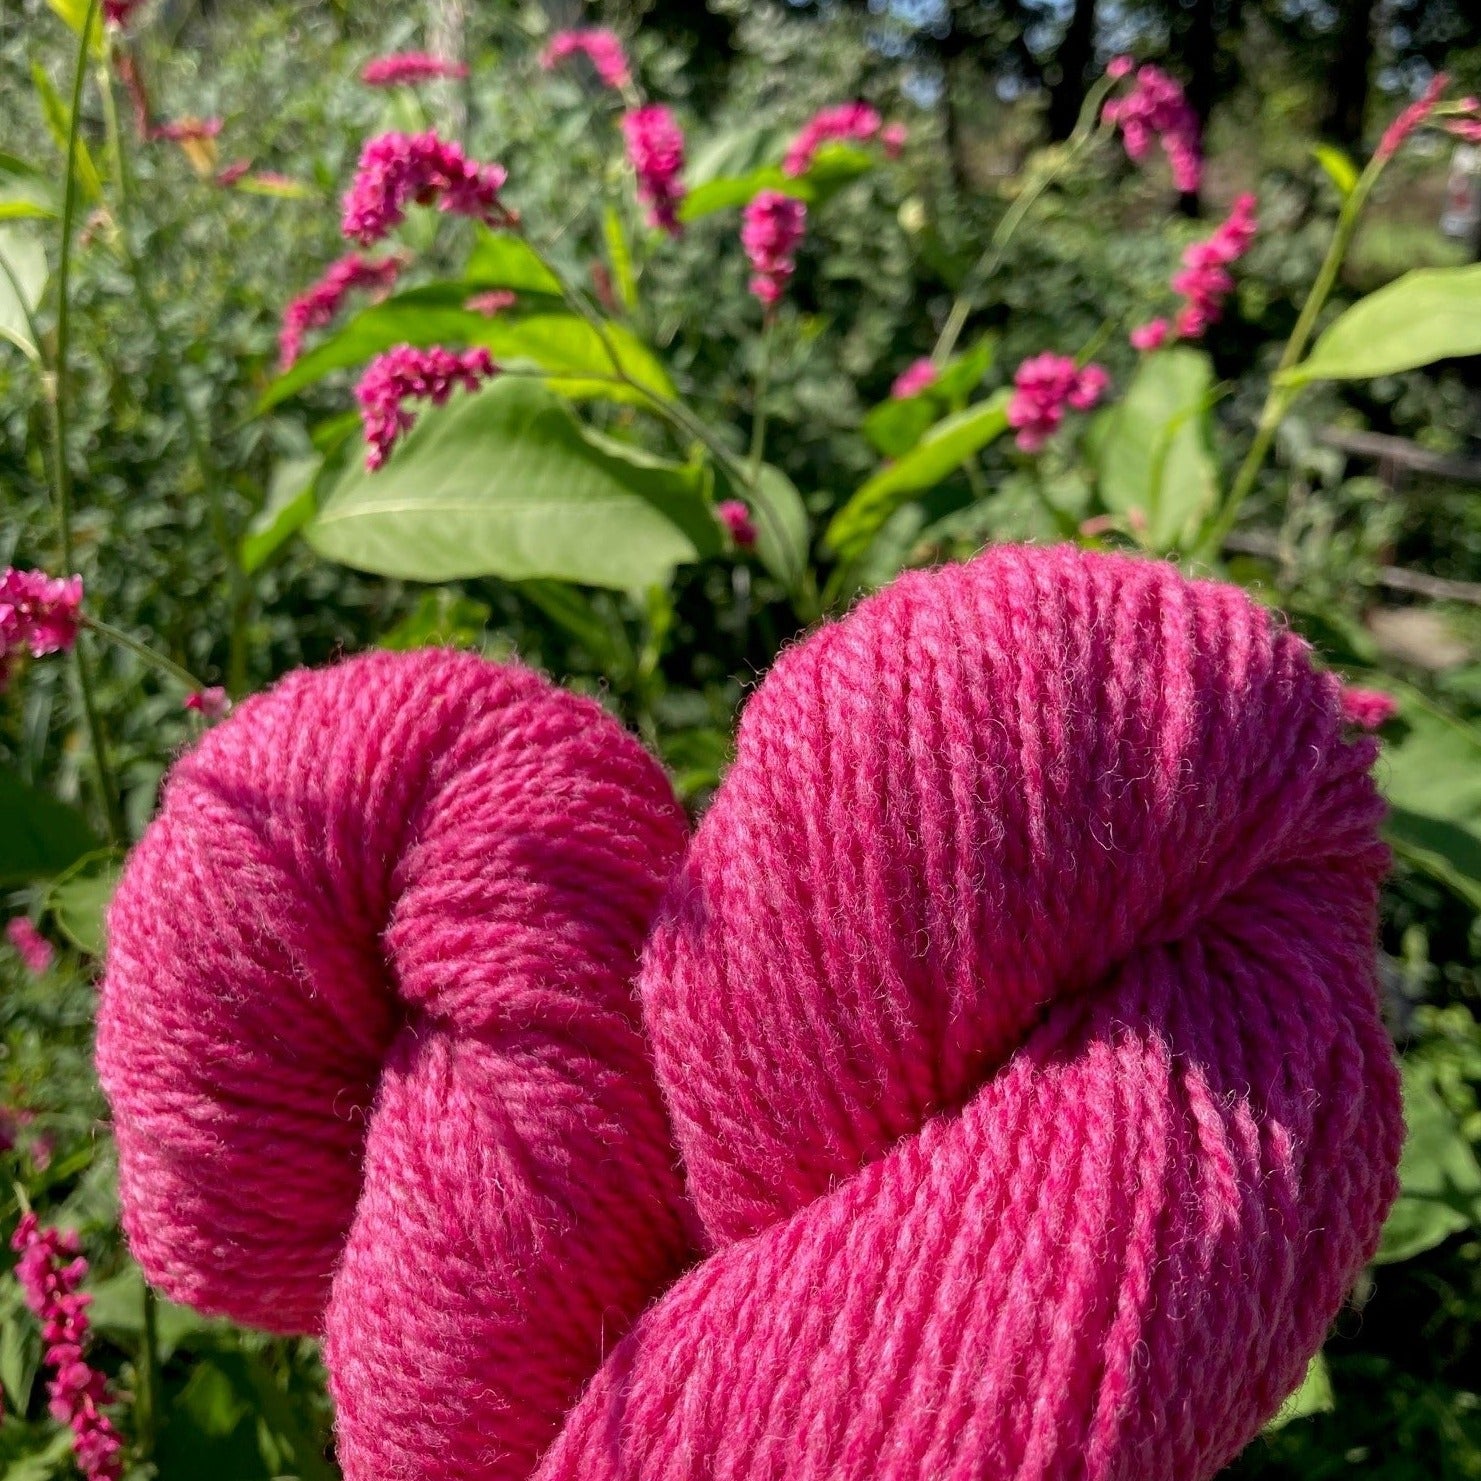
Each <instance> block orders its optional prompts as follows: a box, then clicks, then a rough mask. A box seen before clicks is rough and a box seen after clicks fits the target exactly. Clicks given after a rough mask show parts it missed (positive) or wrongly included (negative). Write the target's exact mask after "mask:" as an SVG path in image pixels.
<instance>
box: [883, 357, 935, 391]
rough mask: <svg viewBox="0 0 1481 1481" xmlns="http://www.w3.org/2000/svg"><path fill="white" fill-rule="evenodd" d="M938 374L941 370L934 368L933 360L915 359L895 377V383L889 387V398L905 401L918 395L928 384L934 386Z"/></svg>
mask: <svg viewBox="0 0 1481 1481" xmlns="http://www.w3.org/2000/svg"><path fill="white" fill-rule="evenodd" d="M940 375H941V372H940V371H939V370H937V369H936V364H935V362H934V361H933V360H930V359H920V360H917V361H915V362H914V363H913V364H911V365H907V366H906V367H905V369H904V370H902V371H901V372H900V374H899V375H897V376H896V377H895V383H894V385H892V386H891V387H890V398H891V399H892V400H894V401H906V400H909V398H910V397H912V396H919V395H920V393H921V392H922V391H924V390H925V389H926V388H927V387H928V386H934V385H935V384H936V382H937V380H938V379H939V378H940Z"/></svg>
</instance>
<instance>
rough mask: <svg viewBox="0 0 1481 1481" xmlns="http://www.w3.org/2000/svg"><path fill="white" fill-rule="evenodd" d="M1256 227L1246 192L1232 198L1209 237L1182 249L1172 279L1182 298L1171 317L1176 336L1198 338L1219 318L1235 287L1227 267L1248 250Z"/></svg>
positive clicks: (1257, 228)
mask: <svg viewBox="0 0 1481 1481" xmlns="http://www.w3.org/2000/svg"><path fill="white" fill-rule="evenodd" d="M1258 230H1259V222H1258V221H1257V220H1256V219H1255V197H1254V196H1253V195H1250V194H1249V193H1248V192H1246V193H1245V194H1244V195H1241V196H1237V197H1236V198H1235V201H1234V205H1233V206H1232V207H1231V209H1230V211H1229V215H1228V216H1227V217H1225V219H1224V220H1223V221H1222V222H1220V224H1219V226H1218V227H1217V228H1216V229H1215V231H1214V234H1213V235H1212V236H1211V237H1208V238H1207V239H1205V240H1204V241H1201V242H1194V243H1193V244H1192V245H1191V246H1189V247H1187V248H1186V249H1184V252H1183V266H1182V268H1181V270H1180V271H1178V272H1177V273H1174V274H1173V279H1172V287H1173V290H1174V292H1176V293H1179V294H1181V295H1182V298H1183V305H1182V307H1181V308H1180V309H1179V310H1178V312H1177V316H1176V318H1175V319H1174V321H1173V328H1174V331H1175V332H1176V335H1177V337H1178V338H1179V339H1198V338H1199V337H1200V336H1201V335H1202V334H1203V332H1204V331H1205V330H1206V329H1207V328H1208V327H1209V325H1211V324H1214V323H1217V322H1218V319H1219V316H1220V315H1221V314H1222V313H1223V311H1224V300H1225V299H1226V298H1227V297H1228V296H1229V294H1230V292H1231V290H1232V289H1233V287H1234V279H1233V277H1231V276H1230V274H1229V268H1230V266H1231V265H1232V264H1233V263H1234V262H1236V261H1238V260H1239V258H1241V257H1243V256H1244V254H1245V253H1246V252H1248V251H1249V249H1250V243H1251V242H1252V241H1254V239H1255V233H1256V231H1258Z"/></svg>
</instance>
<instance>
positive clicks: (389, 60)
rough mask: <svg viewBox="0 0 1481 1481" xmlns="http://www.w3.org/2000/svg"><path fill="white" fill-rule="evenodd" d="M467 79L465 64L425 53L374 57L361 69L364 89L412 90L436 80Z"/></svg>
mask: <svg viewBox="0 0 1481 1481" xmlns="http://www.w3.org/2000/svg"><path fill="white" fill-rule="evenodd" d="M467 75H468V64H467V63H466V62H455V61H452V60H451V59H449V58H447V57H435V56H433V55H432V54H431V53H430V52H425V51H399V52H393V53H392V54H391V55H390V56H386V57H376V58H375V59H374V60H372V61H369V62H366V64H365V65H364V66H363V67H362V68H361V69H360V81H361V82H363V83H364V84H365V85H366V86H367V87H398V86H407V87H409V86H411V85H413V84H415V83H418V82H433V81H435V80H436V79H437V78H439V77H453V78H462V77H466V76H467Z"/></svg>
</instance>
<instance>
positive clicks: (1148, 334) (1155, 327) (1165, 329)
mask: <svg viewBox="0 0 1481 1481" xmlns="http://www.w3.org/2000/svg"><path fill="white" fill-rule="evenodd" d="M1171 331H1172V325H1171V324H1169V323H1168V322H1167V320H1166V319H1152V320H1150V321H1149V322H1147V323H1146V324H1138V325H1137V327H1136V328H1135V329H1133V330H1132V331H1131V333H1130V335H1128V336H1127V337H1128V338H1129V339H1130V340H1131V347H1132V349H1134V350H1160V349H1161V348H1162V346H1163V345H1164V344H1166V343H1167V336H1168V335H1169V333H1171Z"/></svg>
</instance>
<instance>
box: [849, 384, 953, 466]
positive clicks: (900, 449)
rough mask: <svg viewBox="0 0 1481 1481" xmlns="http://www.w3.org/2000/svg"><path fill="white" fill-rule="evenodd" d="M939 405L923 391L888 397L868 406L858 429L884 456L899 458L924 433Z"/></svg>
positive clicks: (933, 418) (933, 419) (934, 418)
mask: <svg viewBox="0 0 1481 1481" xmlns="http://www.w3.org/2000/svg"><path fill="white" fill-rule="evenodd" d="M940 411H941V408H940V405H939V404H938V403H937V402H936V401H935V399H934V398H932V397H930V396H927V395H925V394H922V395H919V396H906V397H904V398H902V399H900V400H896V399H895V398H894V397H891V398H890V399H889V400H888V401H881V402H880V403H879V405H878V406H876V407H872V408H871V409H870V410H869V411H868V412H867V413H866V414H865V417H864V420H863V422H862V423H860V426H859V430H860V431H861V432H863V434H864V435H865V436H866V437H867V438H868V439H869V440H870V442H872V443H873V444H874V446H875V447H876V448H877V449H878V450H879V452H880V453H881V454H882V455H883V456H884V457H886V458H903V457H904V456H905V454H906V453H908V452H909V451H910V449H911V448H913V447H914V446H915V445H916V443H918V442H919V441H920V440H921V438H922V437H924V436H925V435H926V429H927V428H928V427H929V426H930V425H931V424H932V423H933V422H934V421H935V420H936V418H937V416H938V415H939V414H940Z"/></svg>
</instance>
